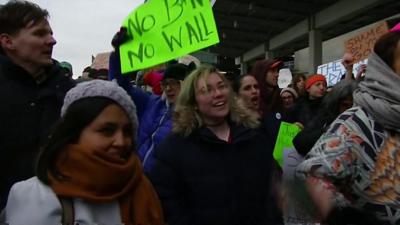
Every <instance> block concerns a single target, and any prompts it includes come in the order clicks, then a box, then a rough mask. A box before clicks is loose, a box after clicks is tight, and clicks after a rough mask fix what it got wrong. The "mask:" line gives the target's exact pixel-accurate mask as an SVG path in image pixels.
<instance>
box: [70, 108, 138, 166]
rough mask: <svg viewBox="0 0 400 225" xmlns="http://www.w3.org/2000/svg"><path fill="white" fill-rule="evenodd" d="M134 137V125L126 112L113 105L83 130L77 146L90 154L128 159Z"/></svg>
mask: <svg viewBox="0 0 400 225" xmlns="http://www.w3.org/2000/svg"><path fill="white" fill-rule="evenodd" d="M132 135H133V134H132V123H131V121H130V120H129V118H128V116H127V114H126V112H125V111H124V110H123V109H122V108H121V107H120V106H118V105H116V104H112V105H109V106H107V107H106V108H104V109H103V111H102V112H101V113H100V114H99V115H98V116H97V117H96V119H94V120H93V121H92V122H91V123H90V124H89V125H88V126H87V127H85V128H84V129H83V130H82V133H81V135H80V137H79V141H78V143H77V145H78V146H79V147H81V148H82V149H84V150H86V151H88V152H89V153H93V152H95V151H102V152H106V153H108V154H109V155H110V156H115V157H119V158H126V157H127V156H129V155H130V154H131V151H132V148H131V147H132Z"/></svg>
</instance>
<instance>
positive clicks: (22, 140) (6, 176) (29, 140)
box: [0, 54, 74, 208]
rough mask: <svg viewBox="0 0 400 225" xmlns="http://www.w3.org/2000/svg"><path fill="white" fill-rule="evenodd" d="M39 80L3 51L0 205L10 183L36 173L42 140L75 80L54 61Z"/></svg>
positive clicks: (0, 70)
mask: <svg viewBox="0 0 400 225" xmlns="http://www.w3.org/2000/svg"><path fill="white" fill-rule="evenodd" d="M46 75H47V76H46V77H47V79H46V80H44V81H43V82H41V83H40V84H38V83H37V82H36V81H35V80H34V79H33V78H32V76H30V75H29V74H28V72H26V71H25V70H24V69H23V68H21V67H19V66H17V65H15V64H14V63H12V62H11V61H10V60H9V59H8V58H7V57H6V56H5V55H3V54H0V207H1V208H2V207H3V206H4V205H5V203H6V200H7V195H8V191H9V188H10V187H11V185H12V184H13V183H15V182H17V181H20V180H23V179H26V178H29V177H31V176H33V175H34V169H33V168H34V163H35V160H36V155H37V152H38V148H39V141H40V139H41V138H42V137H44V136H45V134H46V131H48V129H49V128H50V127H51V126H52V125H53V124H54V123H55V122H56V121H57V119H58V118H59V115H60V109H61V106H62V104H63V99H64V96H65V93H66V92H67V91H68V90H69V89H70V88H71V87H73V86H74V81H73V80H72V79H71V78H69V77H67V76H66V75H65V71H64V70H62V69H61V67H59V66H58V63H56V62H54V65H53V66H51V67H49V68H47V70H46Z"/></svg>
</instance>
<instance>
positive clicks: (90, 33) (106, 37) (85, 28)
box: [0, 0, 144, 77]
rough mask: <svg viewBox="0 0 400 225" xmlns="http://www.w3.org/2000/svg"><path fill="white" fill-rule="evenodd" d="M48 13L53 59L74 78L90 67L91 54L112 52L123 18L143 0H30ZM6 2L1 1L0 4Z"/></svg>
mask: <svg viewBox="0 0 400 225" xmlns="http://www.w3.org/2000/svg"><path fill="white" fill-rule="evenodd" d="M30 1H31V2H35V3H37V4H38V5H39V6H40V7H42V8H45V9H47V11H49V14H50V20H49V21H50V26H51V27H52V29H53V32H54V37H55V39H56V40H57V44H56V45H55V46H54V49H53V58H55V59H57V60H58V61H68V62H70V63H71V64H72V66H73V70H74V77H78V76H80V75H81V74H82V71H83V69H84V68H85V67H86V66H88V65H90V64H91V56H92V54H94V55H95V54H97V53H100V52H106V51H111V50H112V47H111V39H112V37H113V35H114V34H115V32H116V31H118V30H119V27H120V25H121V24H122V21H123V20H124V18H125V17H126V16H127V15H128V14H129V13H130V12H131V11H132V10H133V9H135V8H136V7H137V6H139V5H140V4H141V3H143V2H144V1H143V0H113V1H111V0H30ZM7 2H8V0H0V4H5V3H7Z"/></svg>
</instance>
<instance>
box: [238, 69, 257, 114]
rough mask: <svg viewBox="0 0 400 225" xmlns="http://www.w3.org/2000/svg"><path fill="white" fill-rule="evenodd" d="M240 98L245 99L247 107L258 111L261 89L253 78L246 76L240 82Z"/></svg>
mask: <svg viewBox="0 0 400 225" xmlns="http://www.w3.org/2000/svg"><path fill="white" fill-rule="evenodd" d="M238 96H239V97H240V98H241V99H243V101H244V103H245V104H246V106H247V107H249V108H251V109H254V110H258V108H259V98H260V89H259V88H258V83H257V81H256V79H255V78H254V77H253V76H245V77H243V78H242V80H241V81H240V88H239V92H238Z"/></svg>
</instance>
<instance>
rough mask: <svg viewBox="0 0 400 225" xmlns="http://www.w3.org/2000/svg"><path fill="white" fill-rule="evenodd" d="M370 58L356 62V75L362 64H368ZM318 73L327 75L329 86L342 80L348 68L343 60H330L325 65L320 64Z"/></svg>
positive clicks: (354, 71)
mask: <svg viewBox="0 0 400 225" xmlns="http://www.w3.org/2000/svg"><path fill="white" fill-rule="evenodd" d="M367 62H368V59H364V60H361V61H359V62H357V63H355V64H354V66H353V74H354V76H355V75H356V74H357V72H358V70H359V69H360V66H361V65H362V64H367ZM317 73H319V74H322V75H324V76H325V77H326V82H327V83H328V86H333V85H335V84H336V83H338V82H339V81H340V79H341V78H342V76H343V75H344V74H345V73H346V69H345V68H344V66H343V65H342V60H341V59H338V60H335V61H333V62H329V63H326V64H323V65H320V66H318V70H317Z"/></svg>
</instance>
